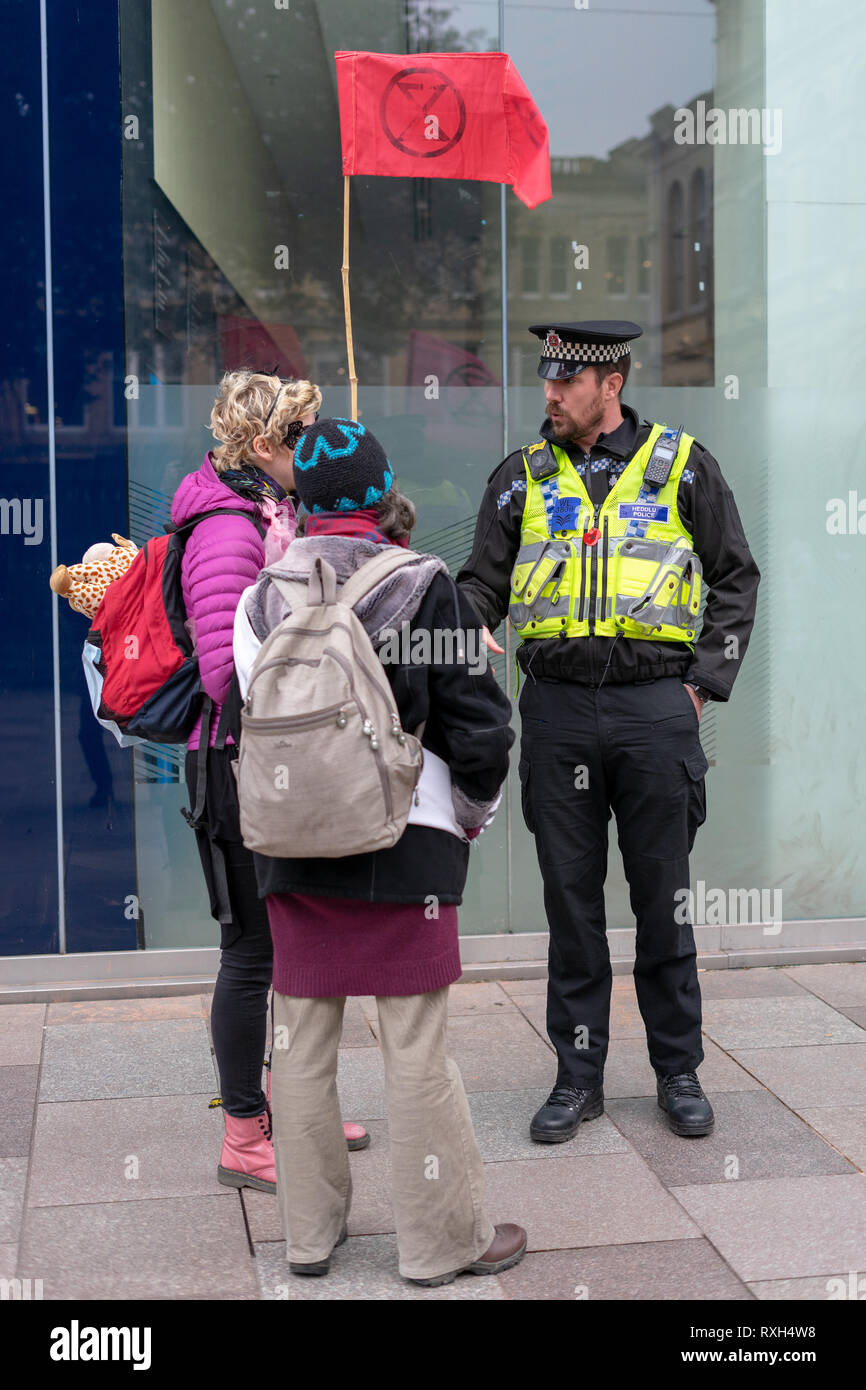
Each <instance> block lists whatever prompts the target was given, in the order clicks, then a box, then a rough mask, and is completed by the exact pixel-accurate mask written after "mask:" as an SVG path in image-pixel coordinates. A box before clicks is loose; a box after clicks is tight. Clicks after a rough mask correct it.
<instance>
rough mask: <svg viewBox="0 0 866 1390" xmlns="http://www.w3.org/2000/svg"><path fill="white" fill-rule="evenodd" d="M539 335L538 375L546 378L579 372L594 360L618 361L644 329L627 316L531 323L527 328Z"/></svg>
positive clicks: (551, 379) (559, 378)
mask: <svg viewBox="0 0 866 1390" xmlns="http://www.w3.org/2000/svg"><path fill="white" fill-rule="evenodd" d="M529 331H530V333H534V334H535V336H536V338H540V339H541V361H540V362H539V364H538V375H539V376H541V377H545V378H546V379H547V380H548V381H562V380H564V378H566V377H570V376H578V375H579V373H580V372H582V371H583V369H584V367H591V366H592V365H593V363H595V362H617V361H619V359H620V357H626V356H627V355H628V354H629V353H630V352H631V347H630V346H629V344H630V342H631V340H632V339H633V338H639V337H640V336H641V334H642V333H643V329H642V328H641V327H640V325H639V324H637V323H629V322H628V320H627V319H623V320H622V321H619V320H616V319H600V320H597V321H591V322H587V323H534V324H532V326H531V327H530V329H529Z"/></svg>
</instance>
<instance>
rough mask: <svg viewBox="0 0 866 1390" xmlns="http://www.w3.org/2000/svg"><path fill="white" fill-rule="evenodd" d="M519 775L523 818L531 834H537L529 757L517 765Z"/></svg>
mask: <svg viewBox="0 0 866 1390" xmlns="http://www.w3.org/2000/svg"><path fill="white" fill-rule="evenodd" d="M517 775H518V777H519V778H520V808H521V810H522V811H523V819H524V821H525V822H526V828H527V830H528V831H529V833H530V835H534V834H535V818H534V816H533V814H532V793H531V791H530V789H529V759H528V758H521V759H520V762H519V763H518V765H517Z"/></svg>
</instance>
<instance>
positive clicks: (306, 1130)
mask: <svg viewBox="0 0 866 1390" xmlns="http://www.w3.org/2000/svg"><path fill="white" fill-rule="evenodd" d="M345 1003H346V1001H345V999H344V998H337V999H298V998H295V997H291V996H289V995H284V994H277V993H276V991H275V992H274V1050H273V1058H272V1063H271V1105H272V1110H273V1129H274V1153H275V1157H276V1168H277V1197H278V1200H279V1203H280V1213H281V1216H282V1222H283V1230H284V1232H285V1237H286V1254H287V1258H288V1259H289V1260H291V1261H297V1262H299V1263H314V1262H317V1261H319V1260H325V1259H327V1258H328V1256H329V1255H330V1253H331V1250H332V1249H333V1247H334V1245H335V1243H336V1242H337V1240H338V1239H339V1237H340V1234H341V1232H342V1229H343V1226H344V1224H345V1222H346V1219H347V1217H348V1214H349V1206H350V1203H351V1197H352V1179H351V1176H350V1173H349V1154H348V1150H347V1148H346V1140H345V1136H344V1134H343V1121H342V1116H341V1114H340V1107H339V1103H338V1100H337V1079H336V1078H337V1049H338V1047H339V1043H340V1034H341V1031H342V1026H343V1008H344V1006H345ZM376 1003H377V1006H378V1011H379V1033H380V1037H379V1041H380V1044H381V1048H382V1057H383V1061H384V1065H385V1094H386V1099H387V1108H388V1121H389V1127H390V1134H391V1167H392V1199H393V1204H394V1220H395V1227H396V1231H397V1248H398V1252H399V1268H400V1273H401V1274H402V1275H403V1276H404V1278H407V1279H429V1278H433V1277H435V1276H436V1275H439V1274H447V1273H449V1272H450V1271H451V1270H455V1269H460V1268H461V1267H462V1266H463V1265H467V1264H471V1263H472V1262H473V1261H474V1260H477V1259H478V1258H479V1256H481V1255H483V1254H484V1252H485V1250H487V1249H488V1247H489V1246H490V1245H491V1243H492V1241H493V1239H494V1235H495V1232H494V1229H493V1226H492V1224H491V1222H490V1220H489V1219H488V1217H487V1215H486V1213H485V1211H484V1170H483V1167H482V1163H481V1155H480V1154H479V1152H478V1145H477V1143H476V1141H475V1134H474V1132H473V1129H472V1120H471V1118H470V1114H469V1105H468V1103H467V1100H466V1092H465V1091H464V1089H463V1081H462V1079H461V1076H460V1072H459V1071H458V1069H457V1066H456V1064H455V1063H454V1062H452V1061H451V1059H450V1058H449V1057H448V1055H447V1052H446V1031H445V1030H446V1023H447V1011H448V990H447V988H446V989H439V990H434V991H433V992H432V993H430V994H415V995H388V996H383V997H380V998H378V999H377V1000H376ZM352 1118H354V1119H358V1118H363V1117H359V1116H353V1117H352Z"/></svg>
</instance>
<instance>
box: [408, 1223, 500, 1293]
mask: <svg viewBox="0 0 866 1390" xmlns="http://www.w3.org/2000/svg"><path fill="white" fill-rule="evenodd" d="M493 1229H494V1231H495V1232H496V1234H495V1235H494V1237H493V1243H492V1245H490V1246H489V1247H488V1248H487V1249H486V1250H485V1251H484V1254H483V1255H482V1256H481V1257H480V1258H479V1259H477V1260H475V1261H474V1263H473V1264H471V1265H463V1267H462V1268H461V1269H455V1270H452V1271H451V1273H450V1274H437V1275H434V1277H433V1278H432V1279H409V1280H408V1282H409V1283H410V1284H420V1285H421V1286H422V1287H423V1288H425V1289H437V1288H439V1287H440V1285H442V1284H451V1283H453V1282H454V1280H455V1279H456V1278H457V1275H458V1274H500V1273H501V1272H502V1270H503V1269H510V1268H511V1266H512V1265H516V1264H518V1263H519V1262H520V1260H522V1259H523V1256H524V1255H525V1254H526V1232H525V1231H524V1229H523V1227H522V1226H514V1225H512V1224H511V1223H510V1222H506V1223H505V1225H503V1226H494V1228H493Z"/></svg>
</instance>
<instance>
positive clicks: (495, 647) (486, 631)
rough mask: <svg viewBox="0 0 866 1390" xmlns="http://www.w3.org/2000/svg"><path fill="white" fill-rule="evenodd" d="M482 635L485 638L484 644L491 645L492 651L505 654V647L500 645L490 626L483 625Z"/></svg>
mask: <svg viewBox="0 0 866 1390" xmlns="http://www.w3.org/2000/svg"><path fill="white" fill-rule="evenodd" d="M481 636H482V637H483V638H484V645H485V646H486V647H489V648H490V650H491V651H492V652H498V653H499V655H500V656H504V655H505V648H504V647H500V645H499V643H498V642H497V641H495V640H494V637H493V634H492V632H491V631H490V628H489V627H483V628H482V629H481Z"/></svg>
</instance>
